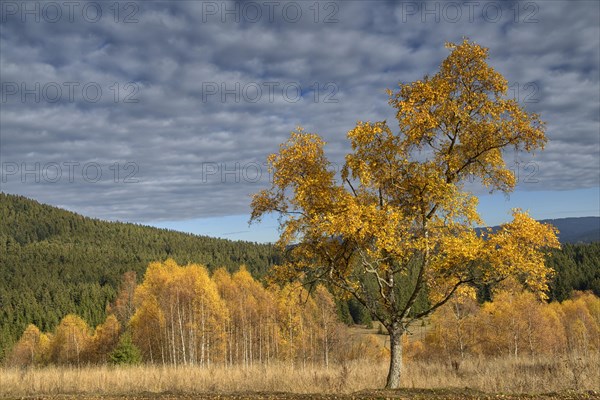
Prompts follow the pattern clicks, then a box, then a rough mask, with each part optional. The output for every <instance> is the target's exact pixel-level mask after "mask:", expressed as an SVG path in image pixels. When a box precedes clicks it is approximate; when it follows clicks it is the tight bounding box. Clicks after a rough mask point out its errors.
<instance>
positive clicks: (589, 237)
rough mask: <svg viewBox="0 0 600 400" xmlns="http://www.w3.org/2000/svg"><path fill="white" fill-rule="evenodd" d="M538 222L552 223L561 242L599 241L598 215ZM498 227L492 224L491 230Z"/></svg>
mask: <svg viewBox="0 0 600 400" xmlns="http://www.w3.org/2000/svg"><path fill="white" fill-rule="evenodd" d="M539 222H542V223H546V224H552V225H554V226H555V227H556V228H557V229H558V231H559V233H558V240H559V241H560V242H561V243H563V244H564V243H592V242H600V217H569V218H555V219H542V220H539ZM498 228H499V226H493V227H492V230H496V229H498ZM481 230H483V228H480V229H479V231H481Z"/></svg>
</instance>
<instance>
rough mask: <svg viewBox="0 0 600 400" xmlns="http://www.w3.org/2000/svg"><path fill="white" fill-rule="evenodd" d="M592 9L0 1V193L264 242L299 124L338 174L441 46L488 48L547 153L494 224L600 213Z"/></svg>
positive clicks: (525, 169)
mask: <svg viewBox="0 0 600 400" xmlns="http://www.w3.org/2000/svg"><path fill="white" fill-rule="evenodd" d="M599 4H600V3H598V2H597V1H590V2H586V1H564V2H563V1H534V2H519V3H510V2H484V1H478V2H460V1H459V2H451V3H446V2H428V3H421V2H392V1H389V2H388V1H295V2H294V1H291V2H286V1H271V2H268V1H256V2H253V1H246V2H239V3H236V2H227V1H170V2H161V1H143V2H133V1H122V2H118V1H117V2H115V1H107V2H102V1H96V2H86V1H74V2H63V1H57V2H52V1H43V2H20V1H2V2H1V3H0V5H1V10H0V12H1V14H0V18H1V20H0V27H1V30H0V82H1V93H0V94H1V99H0V101H1V103H0V107H1V108H0V136H1V137H0V156H1V159H0V164H1V172H2V177H1V183H0V185H1V187H0V190H1V191H3V192H6V193H15V194H21V195H25V196H27V197H31V198H34V199H36V200H38V201H41V202H44V203H48V204H52V205H56V206H60V207H63V208H66V209H69V210H73V211H76V212H79V213H82V214H84V215H87V216H93V217H98V218H103V219H108V220H121V221H131V222H138V223H145V224H152V225H156V226H161V227H168V228H172V229H178V230H185V231H191V232H195V233H202V234H208V235H212V236H221V237H226V238H231V239H243V240H255V241H270V240H275V239H276V236H277V230H276V221H275V219H267V220H266V221H265V222H263V223H262V224H259V225H252V226H250V227H248V224H247V221H248V213H249V202H250V195H251V194H252V193H254V192H256V191H258V190H260V189H261V188H263V187H266V185H267V183H268V179H269V177H268V174H267V171H266V168H265V164H264V162H265V159H266V157H267V155H268V154H269V153H272V152H274V151H276V150H277V148H278V144H279V143H281V142H282V141H284V140H285V139H286V138H287V136H288V135H289V132H290V131H291V130H292V129H294V128H295V127H296V126H297V125H302V126H304V127H305V129H306V130H308V131H311V132H316V133H319V134H321V135H322V136H323V137H324V138H325V139H326V140H327V141H328V143H329V144H328V146H327V152H328V155H329V157H330V159H331V160H332V161H334V162H340V161H341V160H342V159H343V155H344V153H345V152H346V151H347V150H348V146H347V143H346V140H345V135H346V132H347V131H348V130H349V129H351V128H352V127H353V126H354V124H355V123H356V121H357V120H371V121H375V120H381V119H388V120H392V119H393V112H392V110H391V109H390V108H389V107H388V106H387V96H386V94H385V89H386V88H392V89H393V88H395V87H396V86H397V84H398V83H399V82H408V81H412V80H416V79H419V78H421V77H422V76H423V75H425V74H433V73H435V72H436V70H437V68H438V66H439V64H440V62H441V61H442V60H443V59H444V58H445V57H446V56H447V54H448V51H447V49H445V48H444V43H445V42H447V41H450V42H458V41H460V40H461V38H462V37H463V36H467V37H469V38H470V39H472V40H474V41H476V42H477V43H479V44H482V45H484V46H486V47H489V49H490V60H489V62H490V64H491V65H493V66H494V67H495V68H496V69H497V70H498V71H499V72H501V73H502V74H503V75H504V76H505V77H506V78H507V79H508V81H509V82H510V95H511V96H515V97H517V98H518V99H519V100H520V101H521V103H522V104H523V105H524V106H525V107H526V109H527V110H529V111H532V112H537V113H540V114H541V115H542V119H544V120H545V121H546V122H547V135H548V137H549V139H550V141H549V144H548V145H547V148H546V150H545V151H544V152H542V153H537V154H535V155H533V156H532V155H529V154H517V155H510V158H509V162H510V163H511V165H512V166H513V169H514V170H515V171H516V172H517V173H518V178H519V185H518V187H517V190H516V191H515V193H513V194H512V195H511V196H510V197H508V198H507V197H505V196H503V195H501V194H495V195H489V194H487V193H486V192H485V191H481V192H479V189H478V188H474V190H475V191H477V192H478V193H479V194H481V205H480V211H481V213H482V215H483V218H484V220H485V221H486V222H487V223H489V224H497V223H500V222H503V221H505V220H506V219H508V218H509V214H508V210H510V208H512V207H522V208H525V209H529V210H530V211H531V212H532V214H533V215H534V216H535V217H537V218H561V217H567V216H584V215H599V214H600V204H599V203H600V197H599V191H600V184H599V180H600V177H599V176H600V122H599V120H600V118H599V117H600V85H599V66H600V58H599V57H600V55H599V49H600V28H599V27H600V8H599Z"/></svg>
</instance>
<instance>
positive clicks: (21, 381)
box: [0, 353, 600, 399]
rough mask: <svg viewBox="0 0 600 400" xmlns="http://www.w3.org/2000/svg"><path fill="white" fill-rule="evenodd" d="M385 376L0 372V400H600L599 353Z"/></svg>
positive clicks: (346, 369)
mask: <svg viewBox="0 0 600 400" xmlns="http://www.w3.org/2000/svg"><path fill="white" fill-rule="evenodd" d="M386 373H387V365H386V364H385V363H377V364H373V363H367V362H351V363H345V364H342V365H334V366H331V367H330V368H325V367H322V366H308V365H307V366H306V367H303V366H302V365H295V366H293V367H292V366H291V365H290V364H286V363H280V364H274V365H270V366H265V365H262V366H254V367H251V368H243V367H236V368H226V367H212V368H199V367H179V368H175V367H170V366H168V367H163V366H154V365H140V366H134V367H110V366H89V367H88V366H86V367H79V368H77V367H45V368H31V369H17V368H0V398H9V399H17V398H27V399H54V398H56V399H96V398H103V399H146V398H149V399H191V398H215V396H217V393H220V394H221V395H220V396H221V398H224V399H243V398H248V399H261V398H262V399H267V398H273V399H275V398H289V399H302V398H332V399H333V398H391V397H392V394H394V395H399V396H400V397H399V398H403V397H405V396H409V397H411V398H413V396H415V395H416V396H417V397H415V398H440V399H441V398H451V399H454V398H456V399H461V398H465V399H479V398H482V399H484V398H497V395H496V394H497V393H503V394H505V395H511V397H508V398H521V397H522V395H521V394H523V393H525V394H531V395H535V394H538V395H539V394H543V393H558V394H556V395H552V396H550V395H545V396H543V397H542V398H556V399H571V398H600V396H598V393H600V354H598V353H593V354H590V355H587V356H585V357H576V358H575V357H573V358H569V357H555V358H546V359H542V358H537V359H533V358H514V357H505V358H499V359H493V360H486V359H471V360H465V361H463V362H462V363H461V364H460V367H459V369H458V370H456V369H454V368H452V366H451V365H448V364H447V363H434V362H416V361H412V362H409V363H406V365H405V370H404V375H403V378H402V385H403V387H404V388H406V389H403V390H401V391H399V392H385V391H383V392H382V391H378V390H377V389H379V388H382V387H383V386H384V383H385V376H386ZM415 388H418V389H415ZM465 388H469V389H465ZM432 390H433V391H432ZM282 393H286V394H285V395H284V394H282ZM315 393H319V395H314V394H315ZM311 394H313V395H311ZM65 395H68V396H71V397H65ZM103 396H104V397H103ZM553 396H554V397H553ZM594 396H595V397H594ZM505 398H506V397H505Z"/></svg>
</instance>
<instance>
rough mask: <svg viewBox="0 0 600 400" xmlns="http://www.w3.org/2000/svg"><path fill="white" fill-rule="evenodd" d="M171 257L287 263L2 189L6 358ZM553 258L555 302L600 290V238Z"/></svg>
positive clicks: (251, 266) (97, 312)
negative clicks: (31, 328) (127, 278)
mask: <svg viewBox="0 0 600 400" xmlns="http://www.w3.org/2000/svg"><path fill="white" fill-rule="evenodd" d="M167 258H172V259H173V260H174V261H175V262H177V263H178V264H180V265H186V264H189V263H198V264H202V265H205V266H206V267H207V268H208V270H209V271H211V272H213V271H215V270H216V269H218V268H219V267H225V269H226V270H227V271H228V272H233V271H236V270H237V269H238V268H239V266H240V265H245V266H246V268H247V270H248V272H249V273H250V274H251V276H252V277H253V278H254V279H257V280H262V278H264V276H265V275H266V273H267V272H268V271H269V269H270V268H271V266H273V265H275V264H278V263H279V262H280V261H281V257H280V255H279V253H278V252H277V250H276V248H275V247H274V246H273V245H269V244H256V243H249V242H242V241H237V242H234V241H229V240H224V239H215V238H210V237H204V236H196V235H190V234H185V233H180V232H174V231H168V230H163V229H156V228H152V227H147V226H141V225H135V224H128V223H120V222H106V221H101V220H97V219H92V218H87V217H83V216H81V215H78V214H75V213H72V212H68V211H65V210H61V209H58V208H55V207H51V206H48V205H43V204H40V203H38V202H36V201H34V200H30V199H27V198H25V197H22V196H14V195H9V194H3V193H0V360H1V359H3V358H4V357H5V355H6V352H7V351H8V350H9V349H10V348H11V347H12V346H13V344H14V343H15V342H16V341H17V340H18V338H19V337H20V336H21V335H22V334H23V332H24V330H25V328H26V327H27V325H28V324H34V325H36V326H37V327H38V328H39V329H40V330H41V331H43V332H52V331H54V330H55V329H56V328H57V326H58V325H59V323H60V321H61V320H62V319H63V318H64V317H65V316H66V315H68V314H76V315H78V316H80V317H81V318H83V320H84V321H85V322H86V323H87V324H88V325H90V326H91V327H96V326H98V325H100V324H101V323H102V322H104V321H105V319H106V316H107V307H108V306H109V305H110V304H111V303H113V302H114V301H115V299H116V296H117V293H118V290H119V286H120V285H121V281H122V279H123V275H124V274H125V273H126V272H129V271H133V272H135V276H136V277H137V280H138V282H135V283H139V282H140V281H141V279H142V277H143V276H144V273H145V271H146V269H147V267H148V265H149V264H150V263H151V262H154V261H164V260H166V259H167ZM548 264H549V265H550V266H551V267H552V268H553V269H555V270H556V271H557V273H556V274H555V276H554V277H553V279H552V281H551V282H550V284H549V286H550V293H549V300H557V301H564V300H566V299H568V298H569V297H570V295H571V292H572V290H580V291H586V290H591V291H593V292H594V293H595V294H596V295H600V267H599V266H600V243H598V242H595V243H588V244H585V243H578V244H564V245H563V248H562V250H556V251H553V255H552V256H551V257H549V259H548ZM134 279H135V278H134ZM482 291H483V290H482ZM480 300H484V299H480ZM338 314H339V316H340V318H341V320H342V321H344V322H346V323H362V324H368V323H369V322H370V317H369V315H368V313H367V312H366V310H365V309H364V308H363V307H361V305H360V304H359V303H358V302H357V301H355V300H352V299H350V300H344V301H338Z"/></svg>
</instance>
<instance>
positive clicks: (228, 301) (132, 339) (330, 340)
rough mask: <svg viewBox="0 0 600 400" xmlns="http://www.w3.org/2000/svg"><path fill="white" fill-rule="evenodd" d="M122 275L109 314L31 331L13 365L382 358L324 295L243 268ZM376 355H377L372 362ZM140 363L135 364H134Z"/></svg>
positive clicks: (153, 267)
mask: <svg viewBox="0 0 600 400" xmlns="http://www.w3.org/2000/svg"><path fill="white" fill-rule="evenodd" d="M134 282H135V280H134V279H132V275H131V274H128V275H126V276H125V279H124V281H123V284H122V287H121V290H120V292H119V295H118V297H117V299H116V301H115V302H114V304H112V305H111V307H110V308H109V312H110V315H109V316H108V318H107V319H106V321H104V322H103V323H102V324H100V325H98V326H97V327H96V328H95V329H91V328H90V327H89V326H88V325H87V324H86V322H85V321H84V320H83V319H81V318H80V317H78V316H76V315H67V316H66V317H65V318H63V319H62V321H61V322H60V323H59V325H58V327H57V328H56V330H55V331H54V332H51V333H42V332H41V331H40V330H39V329H38V328H37V327H36V326H35V325H29V326H28V327H27V329H26V330H25V332H24V333H23V335H22V336H21V338H20V339H19V341H18V342H17V344H16V345H15V347H14V348H13V350H12V351H11V353H10V354H9V356H8V357H7V363H8V364H9V365H20V366H26V365H44V364H50V363H52V364H76V365H81V364H87V363H105V362H117V363H118V362H136V361H138V360H140V358H141V360H142V361H144V362H148V363H154V364H162V365H198V366H206V367H208V366H211V365H214V364H219V365H227V366H233V365H240V366H245V367H248V366H252V365H254V364H269V363H271V362H276V361H278V362H279V361H287V362H290V363H291V364H296V365H306V364H309V363H311V364H315V363H316V364H322V365H326V366H327V365H329V363H330V362H331V361H334V360H340V359H342V358H343V359H348V358H352V357H365V356H368V355H369V352H370V353H371V354H375V356H380V355H381V348H380V349H379V350H378V349H377V347H371V348H370V349H369V351H368V352H365V348H366V346H365V345H364V344H361V343H360V341H355V340H353V339H352V338H351V336H350V335H349V331H348V328H347V327H346V326H345V325H344V324H342V323H340V322H339V320H338V317H337V312H336V305H335V302H334V300H333V298H332V296H331V295H330V293H329V292H328V291H327V290H326V289H325V288H324V287H323V286H318V287H316V288H315V289H314V290H313V291H312V293H309V292H307V291H306V289H304V288H301V287H298V286H296V287H294V286H291V285H287V286H285V287H283V288H281V287H279V286H269V287H264V286H263V285H262V284H261V283H260V282H258V281H257V280H255V279H254V278H253V277H252V276H251V275H250V273H249V272H248V271H247V270H246V269H245V268H240V270H239V271H237V272H235V273H233V274H230V273H229V272H228V271H227V270H226V269H224V268H220V269H218V270H216V271H215V272H214V273H213V274H212V275H210V274H209V271H208V270H207V269H206V268H205V267H204V266H201V265H198V264H190V265H188V266H185V267H182V266H179V265H177V263H176V262H175V261H173V260H167V261H166V262H164V263H160V262H157V263H151V264H150V266H149V267H148V269H147V271H146V274H145V276H144V280H143V282H142V283H141V284H140V285H139V286H137V287H135V284H134ZM373 352H375V353H373ZM140 356H141V357H140Z"/></svg>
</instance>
